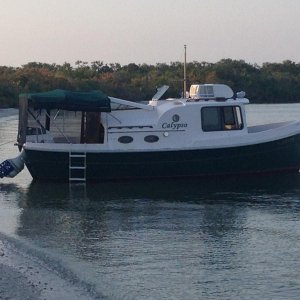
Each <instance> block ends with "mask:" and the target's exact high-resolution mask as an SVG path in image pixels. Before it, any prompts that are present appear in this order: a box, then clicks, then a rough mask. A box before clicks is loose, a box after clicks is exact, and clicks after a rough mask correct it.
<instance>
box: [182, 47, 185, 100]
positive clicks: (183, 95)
mask: <svg viewBox="0 0 300 300" xmlns="http://www.w3.org/2000/svg"><path fill="white" fill-rule="evenodd" d="M182 97H183V98H186V45H184V64H183V93H182Z"/></svg>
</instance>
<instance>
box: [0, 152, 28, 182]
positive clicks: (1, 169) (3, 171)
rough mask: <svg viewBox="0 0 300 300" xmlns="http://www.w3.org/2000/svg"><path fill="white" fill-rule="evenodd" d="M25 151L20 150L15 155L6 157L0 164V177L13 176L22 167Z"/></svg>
mask: <svg viewBox="0 0 300 300" xmlns="http://www.w3.org/2000/svg"><path fill="white" fill-rule="evenodd" d="M24 164H25V152H24V151H22V152H21V153H20V154H19V155H18V156H17V157H15V158H11V159H7V160H5V161H4V162H2V163H1V164H0V178H3V177H10V178H13V177H15V176H16V175H17V174H19V173H20V172H21V171H22V170H23V169H24Z"/></svg>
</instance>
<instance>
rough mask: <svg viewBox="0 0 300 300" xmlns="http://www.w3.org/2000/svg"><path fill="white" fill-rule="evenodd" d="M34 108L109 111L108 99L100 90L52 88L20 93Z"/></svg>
mask: <svg viewBox="0 0 300 300" xmlns="http://www.w3.org/2000/svg"><path fill="white" fill-rule="evenodd" d="M22 98H26V99H28V102H29V104H30V105H32V106H33V108H34V109H42V108H43V109H64V110H72V111H102V112H110V111H111V107H110V99H109V97H108V96H106V95H105V94H104V93H102V92H101V91H92V92H71V91H66V90H59V89H58V90H53V91H49V92H44V93H30V94H21V95H20V99H22Z"/></svg>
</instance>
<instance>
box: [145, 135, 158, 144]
mask: <svg viewBox="0 0 300 300" xmlns="http://www.w3.org/2000/svg"><path fill="white" fill-rule="evenodd" d="M158 140H159V137H158V136H157V135H147V136H145V138H144V141H145V142H147V143H156V142H158Z"/></svg>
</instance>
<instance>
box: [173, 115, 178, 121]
mask: <svg viewBox="0 0 300 300" xmlns="http://www.w3.org/2000/svg"><path fill="white" fill-rule="evenodd" d="M179 119H180V117H179V115H173V117H172V120H173V122H178V121H179Z"/></svg>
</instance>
